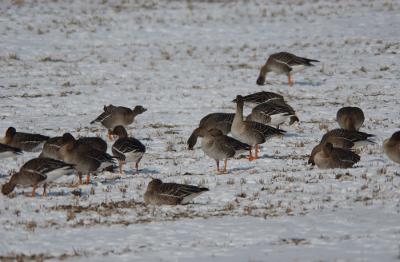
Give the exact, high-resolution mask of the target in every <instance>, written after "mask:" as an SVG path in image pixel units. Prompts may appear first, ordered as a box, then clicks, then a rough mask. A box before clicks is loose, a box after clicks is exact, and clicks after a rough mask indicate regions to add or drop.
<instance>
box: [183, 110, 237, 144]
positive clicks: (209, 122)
mask: <svg viewBox="0 0 400 262" xmlns="http://www.w3.org/2000/svg"><path fill="white" fill-rule="evenodd" d="M234 117H235V114H231V113H211V114H208V115H206V116H205V117H203V118H202V119H201V120H200V124H199V127H198V128H196V129H195V130H193V132H192V134H191V135H190V137H189V139H188V141H187V144H188V148H189V150H193V147H194V145H196V143H197V138H198V137H203V136H204V135H205V134H206V133H207V131H208V130H210V129H212V128H216V129H219V130H221V132H222V133H223V134H224V135H227V134H228V133H229V132H231V126H232V122H233V118H234Z"/></svg>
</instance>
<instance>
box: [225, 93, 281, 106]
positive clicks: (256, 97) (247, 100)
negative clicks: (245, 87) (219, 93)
mask: <svg viewBox="0 0 400 262" xmlns="http://www.w3.org/2000/svg"><path fill="white" fill-rule="evenodd" d="M270 100H282V101H284V99H283V96H281V95H279V94H277V93H273V92H265V91H261V92H257V93H253V94H250V95H247V96H244V97H243V101H244V104H245V105H247V106H249V107H255V106H257V105H259V104H262V103H265V102H267V101H270ZM232 102H234V103H236V99H233V100H232Z"/></svg>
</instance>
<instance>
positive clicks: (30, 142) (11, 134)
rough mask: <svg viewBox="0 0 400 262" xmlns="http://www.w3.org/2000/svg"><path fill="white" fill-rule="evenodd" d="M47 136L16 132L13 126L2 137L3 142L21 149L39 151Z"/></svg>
mask: <svg viewBox="0 0 400 262" xmlns="http://www.w3.org/2000/svg"><path fill="white" fill-rule="evenodd" d="M48 139H49V137H48V136H42V135H39V134H29V133H21V132H17V131H16V130H15V128H14V127H9V128H8V129H7V131H6V135H5V137H4V138H3V141H2V142H3V144H6V145H9V146H12V147H16V148H19V149H21V150H23V151H28V152H37V151H40V150H41V148H42V146H43V144H44V142H46V140H48ZM0 142H1V141H0Z"/></svg>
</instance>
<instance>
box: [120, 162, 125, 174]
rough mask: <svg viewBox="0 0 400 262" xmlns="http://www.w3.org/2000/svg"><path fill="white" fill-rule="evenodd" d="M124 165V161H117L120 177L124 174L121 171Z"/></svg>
mask: <svg viewBox="0 0 400 262" xmlns="http://www.w3.org/2000/svg"><path fill="white" fill-rule="evenodd" d="M124 164H125V162H124V161H119V173H120V174H121V175H122V174H125V173H124V170H122V168H123V167H124Z"/></svg>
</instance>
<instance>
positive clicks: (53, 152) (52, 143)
mask: <svg viewBox="0 0 400 262" xmlns="http://www.w3.org/2000/svg"><path fill="white" fill-rule="evenodd" d="M77 143H78V144H87V145H89V146H91V147H92V148H94V149H96V150H99V151H102V152H107V143H106V141H104V140H103V139H101V138H100V137H81V138H79V139H78V140H77ZM64 144H65V140H64V138H63V137H62V136H56V137H52V138H50V139H49V140H47V141H46V143H45V144H44V146H43V149H42V153H40V155H39V157H48V158H53V159H57V160H62V158H61V155H60V148H61V147H62V146H63V145H64Z"/></svg>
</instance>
